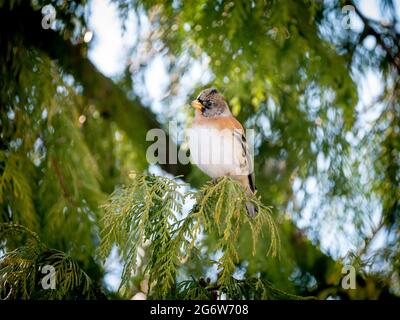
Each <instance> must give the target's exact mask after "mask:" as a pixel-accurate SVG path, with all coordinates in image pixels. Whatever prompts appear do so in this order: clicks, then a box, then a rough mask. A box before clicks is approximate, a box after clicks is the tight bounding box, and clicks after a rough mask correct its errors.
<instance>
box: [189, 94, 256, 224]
mask: <svg viewBox="0 0 400 320" xmlns="http://www.w3.org/2000/svg"><path fill="white" fill-rule="evenodd" d="M192 107H193V108H195V109H196V110H195V117H194V121H193V123H192V126H191V127H190V128H189V134H188V138H189V139H188V140H189V141H188V142H189V148H190V156H191V158H192V161H193V162H194V163H195V164H196V165H197V166H198V167H199V168H200V169H201V170H202V171H203V172H204V173H205V174H207V175H208V176H210V177H211V178H213V179H216V178H219V177H222V176H230V177H232V178H233V179H235V180H237V181H239V183H240V184H241V185H242V186H243V188H244V189H245V191H246V193H248V194H252V193H255V192H256V185H255V176H254V172H253V161H252V160H253V159H252V157H251V154H250V152H249V147H248V144H247V141H246V137H245V134H244V130H243V127H242V125H241V124H240V122H239V121H238V120H236V119H235V117H234V116H233V115H232V113H231V111H230V110H229V106H228V104H227V103H226V101H225V99H224V97H223V96H222V95H221V94H220V93H219V92H218V91H217V90H216V89H214V88H209V89H205V90H203V91H202V92H201V93H200V94H199V96H198V97H197V99H196V100H194V101H193V102H192ZM246 209H247V212H248V214H249V215H250V216H251V217H254V216H255V214H256V210H255V207H254V205H253V204H252V203H250V202H248V203H246Z"/></svg>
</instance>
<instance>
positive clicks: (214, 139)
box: [188, 126, 243, 178]
mask: <svg viewBox="0 0 400 320" xmlns="http://www.w3.org/2000/svg"><path fill="white" fill-rule="evenodd" d="M188 140H189V148H190V157H191V161H192V163H194V164H196V165H197V166H198V167H199V168H200V169H201V170H202V171H203V172H204V173H206V174H207V175H208V176H210V177H211V178H218V177H221V176H230V175H242V174H243V172H242V171H243V156H242V146H241V145H240V143H239V142H238V141H237V139H236V138H235V137H234V135H233V131H232V130H229V129H225V130H217V129H214V128H208V127H204V126H202V127H201V128H200V127H198V126H193V127H192V128H191V129H189V130H188ZM241 164H242V165H241Z"/></svg>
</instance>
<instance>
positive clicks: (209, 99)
mask: <svg viewBox="0 0 400 320" xmlns="http://www.w3.org/2000/svg"><path fill="white" fill-rule="evenodd" d="M192 107H193V108H195V109H197V110H199V111H200V112H201V114H202V115H203V116H205V117H213V116H229V115H230V114H231V112H230V111H229V107H228V104H227V103H226V102H225V99H224V97H223V96H222V94H220V93H219V92H218V90H217V89H215V88H208V89H205V90H203V91H202V92H200V94H199V96H198V97H197V99H196V100H194V101H193V102H192Z"/></svg>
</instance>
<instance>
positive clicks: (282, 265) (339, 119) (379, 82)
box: [0, 0, 400, 299]
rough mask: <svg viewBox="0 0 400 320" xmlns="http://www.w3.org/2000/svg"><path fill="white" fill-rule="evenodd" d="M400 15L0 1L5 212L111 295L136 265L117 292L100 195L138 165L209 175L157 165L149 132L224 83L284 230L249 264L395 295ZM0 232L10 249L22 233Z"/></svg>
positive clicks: (350, 294) (346, 294)
mask: <svg viewBox="0 0 400 320" xmlns="http://www.w3.org/2000/svg"><path fill="white" fill-rule="evenodd" d="M49 4H50V5H51V7H49V6H47V7H46V5H49ZM399 19H400V1H394V0H393V1H391V0H382V1H367V0H365V1H354V2H353V1H339V0H331V1H311V0H300V1H294V0H287V1H274V0H264V1H244V0H243V1H224V0H218V1H206V0H201V1H180V0H174V1H134V0H115V1H106V0H92V1H63V0H54V1H42V0H32V1H22V0H0V26H1V28H0V128H1V129H0V208H1V215H0V222H4V223H10V222H13V223H18V224H21V225H23V226H25V227H26V228H28V229H29V230H31V231H33V232H35V233H36V234H37V235H38V236H39V237H40V239H41V241H42V242H43V243H44V244H46V246H48V247H49V248H54V249H57V250H60V251H62V252H64V253H66V254H68V255H69V256H70V257H72V258H73V259H74V260H75V261H77V263H78V264H79V266H80V267H81V268H82V269H83V270H85V272H86V273H87V275H88V276H89V277H90V278H91V279H92V280H93V281H94V283H96V284H98V286H99V287H102V292H103V293H104V294H105V296H107V297H113V298H132V297H135V296H137V294H138V293H140V292H141V291H145V290H144V289H143V279H144V278H145V275H143V274H139V275H138V276H137V277H136V278H135V279H132V286H130V287H129V289H127V290H125V291H124V292H122V293H121V292H119V293H117V292H116V289H117V288H118V282H119V280H120V272H121V270H120V269H121V265H120V261H119V258H118V253H117V252H114V254H113V255H112V257H110V259H109V260H108V261H107V263H106V264H105V265H103V264H102V262H101V261H99V259H98V258H97V257H96V251H95V250H96V248H97V247H98V244H99V219H100V218H101V216H102V214H103V211H102V209H101V208H100V205H101V204H102V203H104V201H105V200H106V198H107V195H109V194H110V193H111V192H112V191H113V190H114V188H115V187H116V186H118V185H122V184H124V183H127V182H129V172H130V171H132V170H135V171H137V172H147V171H148V172H152V173H156V174H157V175H167V176H170V177H172V176H177V175H179V176H182V177H181V179H182V180H184V181H186V182H188V183H189V184H190V186H191V187H192V188H199V187H201V186H202V185H203V184H204V183H205V182H206V181H207V180H208V177H206V176H205V175H204V174H202V173H201V172H200V171H199V170H198V169H197V168H196V167H195V166H192V165H180V164H177V165H173V164H166V165H160V166H159V165H149V163H148V161H147V160H146V149H147V147H148V146H149V145H150V144H151V142H148V141H146V133H147V132H148V130H150V129H152V128H163V129H165V130H168V124H169V122H170V121H176V122H177V128H176V129H175V132H169V133H170V137H171V141H172V142H171V143H172V144H176V145H182V144H183V145H184V143H185V141H184V137H183V135H182V132H183V129H184V128H186V127H187V126H188V124H189V123H190V121H191V119H192V117H193V111H192V110H191V108H189V101H191V100H192V99H193V98H195V97H196V96H197V94H198V93H199V91H200V90H202V89H204V88H205V87H209V86H214V87H216V88H218V89H219V91H221V92H222V93H223V95H224V96H225V97H226V99H227V101H228V103H229V105H230V107H231V110H232V112H233V113H234V115H235V116H236V117H237V118H238V119H239V120H240V121H241V122H242V123H243V125H244V127H246V128H252V129H255V131H256V139H255V172H256V183H257V186H258V192H259V195H260V196H261V197H262V201H263V203H265V204H266V205H271V206H273V214H274V217H275V219H276V222H277V224H278V225H279V230H280V235H281V240H282V245H281V252H280V258H279V259H270V258H268V259H266V258H265V257H263V256H257V257H256V263H255V264H254V265H255V266H256V268H255V269H254V270H247V271H245V273H246V272H248V273H255V272H256V273H258V274H259V275H261V277H263V278H265V279H267V280H268V281H271V283H272V284H273V285H274V286H276V287H277V288H279V289H282V290H285V291H288V292H291V293H295V294H298V295H313V296H316V297H318V298H321V299H326V298H332V299H336V298H338V299H379V298H382V299H383V298H396V297H398V296H399V295H400V280H399V271H400V237H399V233H400V203H399V200H400V183H399V182H400V181H399V180H400V157H399V150H400V117H399V113H400V99H399V97H400V75H399V72H400V22H399V21H400V20H399ZM1 237H2V238H1V239H0V253H1V254H5V253H7V252H11V251H12V250H14V249H15V248H18V247H20V246H22V245H25V244H26V239H25V238H24V237H16V238H13V239H8V238H7V240H6V237H5V235H2V236H1ZM1 240H3V241H1ZM344 265H352V266H354V267H355V269H356V270H357V289H355V290H345V289H343V288H342V287H341V285H340V281H341V279H342V277H343V274H342V272H341V271H342V267H343V266H344ZM6 267H7V266H6V265H4V263H3V264H1V268H3V269H2V272H3V273H4V272H5V271H4V270H5V269H4V268H6ZM192 267H193V268H196V267H198V266H197V265H193V266H192ZM215 272H216V271H215V270H209V271H208V273H207V276H210V277H213V276H215ZM204 276H206V275H204ZM140 283H142V285H140ZM2 289H4V288H2ZM100 296H101V297H103V295H102V294H101V295H99V296H97V297H100ZM29 297H31V298H32V297H34V296H33V295H30V296H29V295H28V298H29ZM36 297H38V298H40V295H39V296H36Z"/></svg>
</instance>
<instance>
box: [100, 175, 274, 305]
mask: <svg viewBox="0 0 400 320" xmlns="http://www.w3.org/2000/svg"><path fill="white" fill-rule="evenodd" d="M181 187H182V185H181V184H179V183H178V182H177V181H176V180H173V179H168V178H165V177H157V176H154V175H149V176H147V175H139V174H136V175H133V179H132V182H131V184H129V185H128V186H124V187H121V188H119V189H117V190H116V191H115V192H114V193H113V194H112V195H111V196H110V198H109V200H108V202H107V203H106V204H104V205H103V206H102V207H103V209H104V210H105V215H104V217H103V219H102V230H101V239H102V240H101V246H100V256H101V258H102V259H103V260H105V259H106V258H107V257H108V255H109V254H110V252H111V249H112V247H113V245H116V246H117V248H118V249H119V253H120V256H121V258H122V260H123V263H124V267H123V272H122V280H121V286H124V285H125V284H126V283H127V282H128V281H129V279H130V278H132V277H133V276H134V274H135V272H137V269H138V267H139V265H138V264H137V254H138V248H139V247H141V246H145V245H146V244H147V243H148V248H147V249H148V250H147V252H148V257H147V260H146V264H145V266H144V267H145V271H146V272H147V273H148V276H149V284H150V289H149V296H150V297H151V298H168V297H171V296H174V294H175V293H176V294H177V292H179V291H182V290H183V289H182V288H185V289H184V290H186V291H188V290H192V291H190V293H188V294H187V295H188V296H189V297H192V298H193V297H195V296H196V297H203V298H204V297H206V296H207V295H205V291H204V290H203V291H202V290H200V289H199V288H197V287H196V286H192V284H190V283H186V285H185V283H180V284H178V285H177V284H176V277H177V272H178V267H179V266H181V265H183V264H184V263H185V262H187V260H188V259H189V257H190V253H191V251H192V249H193V248H194V247H195V245H196V240H198V239H199V236H200V235H201V234H202V233H204V234H205V235H210V236H211V235H212V236H213V237H216V239H217V240H216V241H215V243H214V244H213V246H212V250H213V251H214V252H218V251H220V252H222V256H221V257H220V258H219V259H218V261H217V262H216V263H217V265H218V268H219V270H220V271H219V274H218V285H219V286H220V288H221V290H222V289H223V288H228V287H229V284H230V283H231V281H232V274H233V273H234V272H235V270H236V267H237V264H238V262H239V252H238V250H237V247H238V242H239V237H240V234H241V232H242V229H243V227H245V226H248V227H249V229H250V230H251V237H252V241H253V244H252V253H253V255H254V254H255V253H256V245H257V242H258V241H263V240H261V238H262V235H263V234H264V233H265V234H266V235H267V236H268V238H269V241H270V244H269V249H268V251H267V252H265V254H266V256H267V255H268V254H271V255H272V256H275V255H276V254H277V250H278V246H279V236H278V232H277V228H276V226H275V224H274V221H273V218H272V216H271V210H270V208H269V207H266V206H264V205H263V204H262V203H261V201H260V199H259V198H257V197H256V196H252V197H249V196H247V195H246V193H245V192H244V190H243V188H242V187H241V186H240V184H238V183H237V182H235V181H233V180H232V179H230V178H221V179H219V180H218V181H217V182H216V183H214V182H209V183H207V184H206V185H205V186H204V187H203V188H201V189H200V190H199V191H197V192H192V191H188V192H186V193H185V194H181V193H180V192H179V191H178V190H181ZM188 197H190V198H193V199H195V200H196V204H195V205H194V207H193V208H192V210H191V211H190V212H189V213H188V215H187V216H186V217H185V218H183V219H181V220H178V217H179V216H181V215H182V206H183V204H184V201H185V199H187V198H188ZM246 202H252V203H253V204H254V205H255V207H256V208H257V209H258V215H257V216H256V217H255V218H251V217H249V216H248V215H247V212H246V205H245V204H246ZM188 292H189V291H188ZM208 296H210V295H208Z"/></svg>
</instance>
